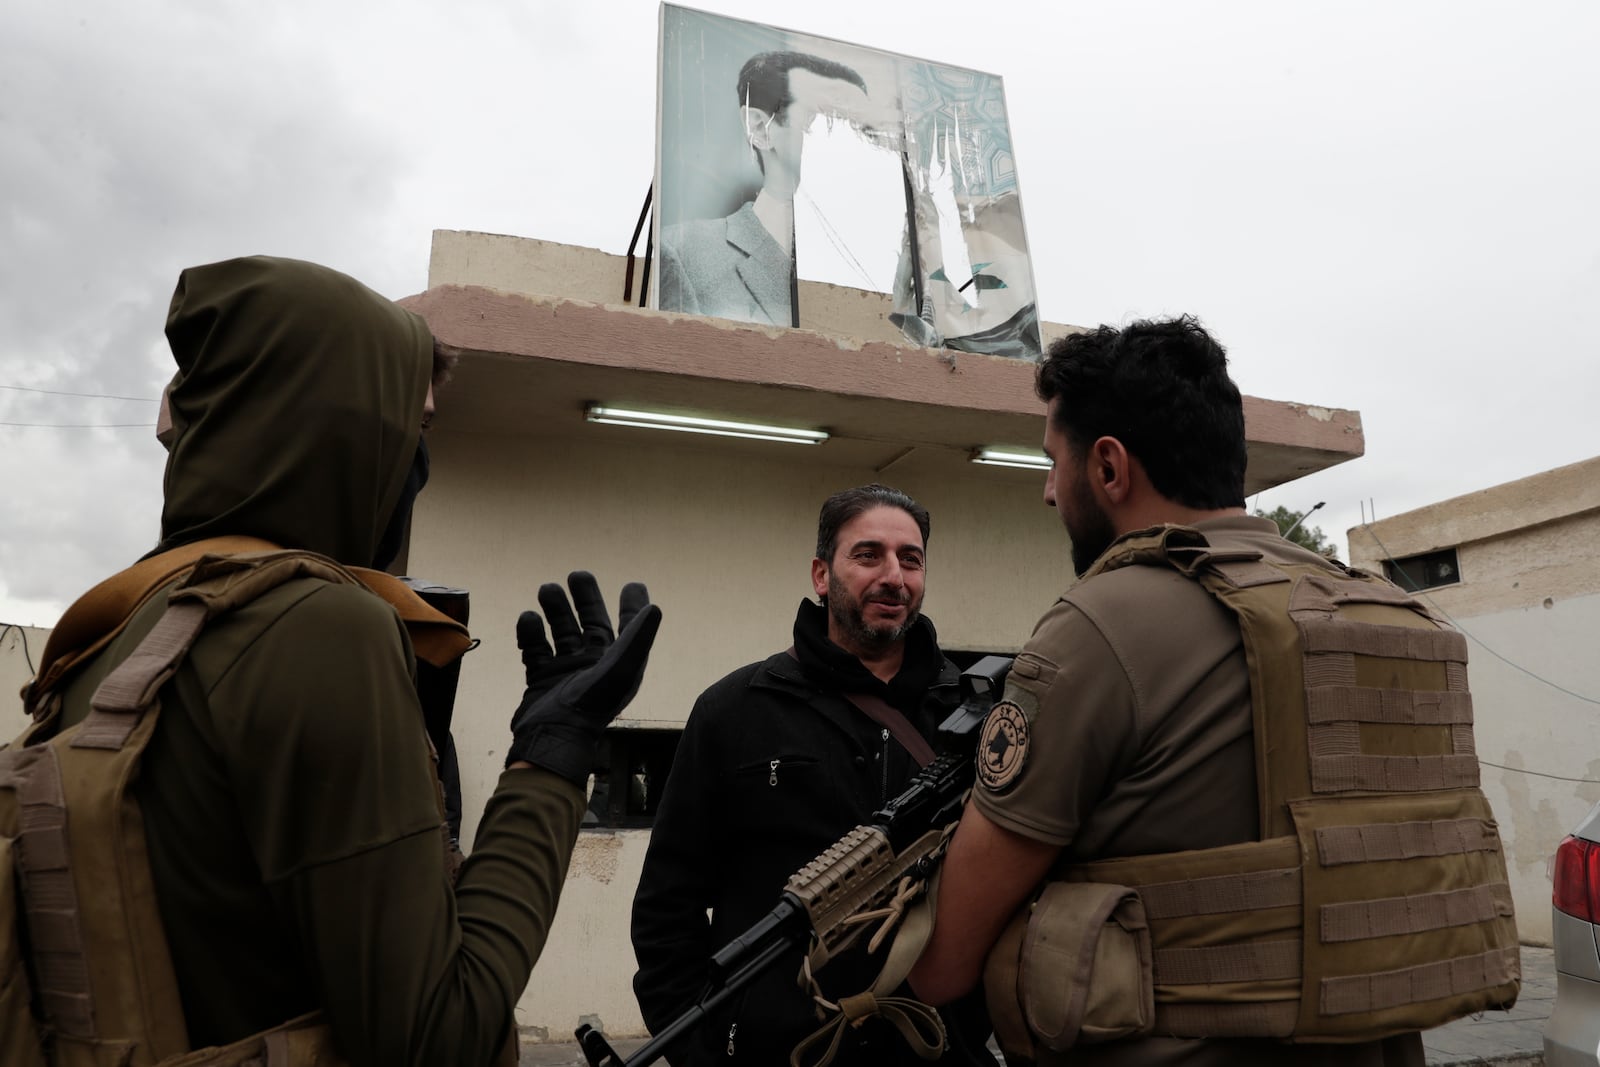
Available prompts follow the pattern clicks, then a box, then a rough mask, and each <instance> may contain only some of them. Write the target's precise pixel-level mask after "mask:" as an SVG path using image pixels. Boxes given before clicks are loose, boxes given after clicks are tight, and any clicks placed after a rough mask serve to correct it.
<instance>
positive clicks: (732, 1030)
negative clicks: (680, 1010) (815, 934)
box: [728, 760, 777, 1056]
mask: <svg viewBox="0 0 1600 1067" xmlns="http://www.w3.org/2000/svg"><path fill="white" fill-rule="evenodd" d="M773 763H774V764H776V763H777V761H776V760H774V761H773ZM738 1031H739V1024H738V1023H731V1024H730V1025H729V1026H728V1055H730V1056H732V1055H733V1035H734V1034H736V1033H738Z"/></svg>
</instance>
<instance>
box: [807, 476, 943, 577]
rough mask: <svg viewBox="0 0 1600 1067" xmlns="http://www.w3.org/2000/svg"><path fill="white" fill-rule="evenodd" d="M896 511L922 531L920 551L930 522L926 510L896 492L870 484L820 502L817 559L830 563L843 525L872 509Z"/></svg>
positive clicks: (886, 487) (889, 488) (926, 540)
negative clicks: (904, 514)
mask: <svg viewBox="0 0 1600 1067" xmlns="http://www.w3.org/2000/svg"><path fill="white" fill-rule="evenodd" d="M883 507H888V508H899V509H900V510H901V511H903V512H905V513H906V514H907V515H910V516H911V518H912V520H913V521H915V522H916V524H917V529H918V530H921V531H922V547H923V548H924V549H926V548H927V547H928V530H929V528H930V526H931V520H930V519H929V517H928V509H927V508H925V507H923V506H922V505H921V504H919V503H917V502H916V501H915V500H912V499H911V498H910V497H909V496H907V495H906V494H904V493H902V492H901V491H900V490H898V489H894V488H891V487H890V486H887V485H879V484H878V483H877V482H873V483H872V484H871V485H862V486H857V487H856V488H854V489H845V490H843V491H841V492H838V493H835V494H833V495H832V496H830V497H829V498H828V499H827V500H824V501H823V502H822V513H821V514H819V515H818V516H817V558H818V559H820V560H822V561H823V562H824V563H832V562H833V553H834V550H835V549H837V548H838V547H839V531H840V529H842V528H843V527H844V524H845V523H847V522H849V521H850V520H851V519H853V518H855V517H856V516H857V515H860V514H861V513H862V512H864V511H871V510H872V509H873V508H883Z"/></svg>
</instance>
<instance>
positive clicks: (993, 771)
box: [978, 700, 1028, 793]
mask: <svg viewBox="0 0 1600 1067" xmlns="http://www.w3.org/2000/svg"><path fill="white" fill-rule="evenodd" d="M1027 761H1028V718H1027V716H1026V715H1024V714H1023V713H1022V709H1021V708H1019V707H1017V705H1016V704H1014V703H1012V702H1011V701H1009V700H1002V701H1001V702H1000V703H998V704H996V705H995V706H994V707H993V708H992V709H990V711H989V717H988V718H987V719H985V720H984V722H983V734H982V735H981V736H980V737H979V738H978V781H980V782H982V783H983V787H984V788H985V789H987V790H989V791H990V792H991V793H1000V792H1003V791H1005V790H1006V789H1008V788H1010V786H1011V783H1013V782H1015V781H1016V780H1017V775H1019V774H1021V773H1022V765H1023V764H1024V763H1026V762H1027Z"/></svg>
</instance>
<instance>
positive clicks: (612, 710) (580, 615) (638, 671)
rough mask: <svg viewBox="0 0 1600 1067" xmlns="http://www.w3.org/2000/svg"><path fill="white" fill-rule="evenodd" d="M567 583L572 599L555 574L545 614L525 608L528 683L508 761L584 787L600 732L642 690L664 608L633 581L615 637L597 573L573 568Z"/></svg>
mask: <svg viewBox="0 0 1600 1067" xmlns="http://www.w3.org/2000/svg"><path fill="white" fill-rule="evenodd" d="M567 587H568V588H569V589H571V590H572V601H571V603H570V604H569V603H568V601H567V595H566V593H564V592H563V591H562V589H561V586H560V585H559V584H557V583H555V582H548V583H546V584H545V585H542V586H540V587H539V606H540V607H541V608H543V609H544V614H545V618H544V619H541V618H540V617H539V614H538V612H534V611H525V612H523V613H522V615H521V617H520V618H518V619H517V647H518V648H520V649H521V650H522V666H523V670H524V672H525V674H526V677H527V689H526V690H525V691H524V692H523V696H522V703H521V704H519V705H518V706H517V711H516V714H515V715H513V716H512V718H511V750H510V751H509V752H508V753H507V755H506V763H508V764H510V763H514V762H516V761H517V760H526V761H528V762H529V763H532V764H534V765H535V766H538V767H543V768H545V769H546V770H550V771H554V772H555V773H556V774H559V775H561V776H562V777H563V778H566V779H567V780H568V781H571V782H575V783H577V785H578V787H579V788H580V789H581V788H582V787H583V786H584V785H585V783H586V782H587V781H588V778H589V771H590V769H591V767H592V766H593V762H594V749H595V744H596V743H597V742H598V741H599V740H600V735H601V734H602V733H604V732H605V728H606V726H607V724H609V723H610V722H611V720H612V719H614V718H616V717H617V714H618V713H619V712H621V711H622V709H623V708H625V707H627V706H628V701H630V700H632V699H633V695H634V694H635V693H637V692H638V691H639V682H640V680H641V679H643V677H644V668H645V663H646V661H647V660H648V659H649V657H650V645H651V644H652V643H653V642H654V641H655V639H656V631H657V630H658V629H660V627H661V609H660V608H658V607H656V606H655V605H654V604H652V603H650V594H649V592H648V591H646V589H645V587H644V585H643V584H642V583H640V582H629V583H628V584H627V585H625V586H623V587H622V600H621V604H620V616H619V620H620V622H621V623H622V632H621V635H620V636H617V637H616V638H615V639H613V636H612V630H611V617H610V616H609V615H608V614H607V613H606V604H605V600H604V599H602V598H601V596H600V585H599V583H598V582H596V581H595V580H594V575H592V574H590V573H589V572H588V571H573V572H572V573H571V574H569V575H568V576H567ZM574 606H576V608H577V611H576V614H574V611H573V608H574ZM545 619H548V620H549V623H550V638H549V640H546V638H545V633H544V622H545ZM552 646H553V647H552Z"/></svg>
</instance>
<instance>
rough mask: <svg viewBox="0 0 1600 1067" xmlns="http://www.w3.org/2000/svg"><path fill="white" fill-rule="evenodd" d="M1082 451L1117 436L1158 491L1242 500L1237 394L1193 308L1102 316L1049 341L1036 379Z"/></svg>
mask: <svg viewBox="0 0 1600 1067" xmlns="http://www.w3.org/2000/svg"><path fill="white" fill-rule="evenodd" d="M1035 388H1036V389H1037V390H1038V393H1039V399H1041V400H1043V401H1045V402H1046V403H1049V402H1050V401H1052V400H1056V399H1058V398H1059V400H1060V403H1059V404H1058V406H1057V408H1056V414H1055V422H1056V427H1057V428H1058V429H1059V430H1060V431H1061V432H1062V433H1063V434H1064V435H1065V436H1066V438H1067V441H1068V443H1069V444H1070V445H1071V447H1072V449H1073V450H1074V451H1075V452H1077V453H1079V454H1080V455H1081V454H1082V452H1083V450H1084V449H1086V448H1087V447H1089V445H1090V444H1092V443H1093V442H1094V441H1096V440H1097V439H1099V438H1101V437H1115V438H1116V439H1117V440H1119V441H1121V442H1122V444H1123V446H1124V447H1125V448H1127V450H1128V452H1129V453H1130V454H1131V455H1133V457H1134V458H1136V459H1137V460H1138V461H1139V462H1140V464H1141V465H1143V467H1144V470H1145V473H1146V474H1147V475H1148V476H1149V478H1150V484H1151V485H1152V486H1153V487H1154V488H1155V490H1156V492H1158V493H1160V494H1161V495H1162V496H1164V497H1166V498H1167V499H1168V500H1171V501H1173V502H1174V503H1177V504H1181V505H1183V506H1184V507H1188V508H1200V509H1207V510H1210V509H1216V508H1233V507H1243V506H1244V469H1245V437H1244V402H1243V400H1242V399H1241V398H1240V396H1239V387H1238V386H1237V385H1235V384H1234V383H1233V379H1232V378H1230V377H1228V353H1227V350H1226V349H1224V348H1223V347H1222V345H1220V344H1218V343H1217V341H1216V340H1215V339H1214V338H1213V337H1212V336H1211V335H1210V334H1209V333H1207V332H1206V330H1205V327H1203V326H1201V325H1200V321H1199V320H1198V319H1196V318H1195V317H1194V316H1193V315H1183V316H1180V317H1178V318H1175V319H1159V320H1150V319H1141V320H1139V321H1137V322H1133V323H1130V324H1129V325H1127V326H1124V327H1123V328H1122V329H1120V330H1119V329H1117V328H1116V327H1113V326H1100V327H1099V328H1098V329H1094V330H1089V331H1088V332H1086V333H1078V334H1072V335H1070V336H1067V337H1063V338H1060V339H1058V340H1057V341H1055V342H1054V343H1052V344H1051V345H1050V349H1049V351H1048V352H1047V353H1046V355H1045V359H1044V361H1043V362H1042V363H1040V364H1039V369H1038V374H1037V378H1036V381H1035Z"/></svg>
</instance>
